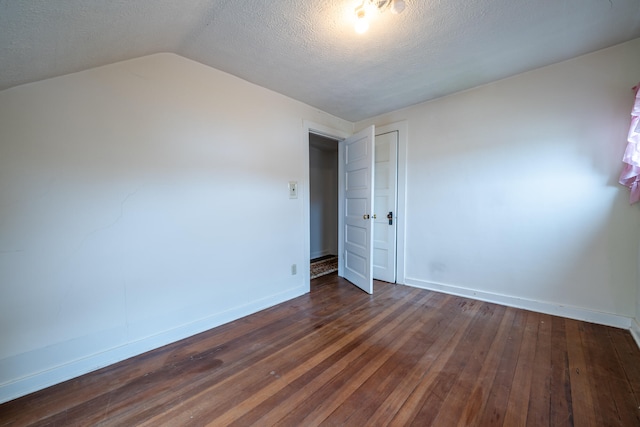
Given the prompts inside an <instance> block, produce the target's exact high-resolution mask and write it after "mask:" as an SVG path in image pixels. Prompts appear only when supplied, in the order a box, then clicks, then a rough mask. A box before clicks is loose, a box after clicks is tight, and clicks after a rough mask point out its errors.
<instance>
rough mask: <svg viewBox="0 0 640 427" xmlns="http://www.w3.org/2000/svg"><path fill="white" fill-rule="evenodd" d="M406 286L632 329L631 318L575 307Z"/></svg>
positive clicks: (419, 283) (416, 282)
mask: <svg viewBox="0 0 640 427" xmlns="http://www.w3.org/2000/svg"><path fill="white" fill-rule="evenodd" d="M406 284H407V285H409V286H413V287H415V288H421V289H428V290H431V291H436V292H443V293H446V294H451V295H457V296H461V297H467V298H472V299H476V300H480V301H486V302H491V303H495V304H500V305H506V306H508V307H515V308H522V309H525V310H530V311H535V312H538V313H544V314H550V315H553V316H561V317H566V318H569V319H575V320H582V321H585V322H590V323H597V324H600V325H607V326H613V327H616V328H622V329H630V328H631V322H632V321H633V319H631V318H630V317H625V316H619V315H617V314H611V313H604V312H601V311H594V310H589V309H587V308H582V307H573V306H568V305H563V304H558V303H552V302H546V301H536V300H530V299H525V298H519V297H514V296H510V295H502V294H496V293H492V292H484V291H478V290H474V289H469V288H463V287H459V286H453V285H447V284H444V283H435V282H427V281H424V280H420V279H412V278H407V280H406ZM632 333H633V331H632Z"/></svg>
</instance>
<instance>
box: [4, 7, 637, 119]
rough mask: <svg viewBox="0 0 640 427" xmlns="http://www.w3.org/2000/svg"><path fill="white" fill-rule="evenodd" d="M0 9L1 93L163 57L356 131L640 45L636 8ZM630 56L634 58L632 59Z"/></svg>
mask: <svg viewBox="0 0 640 427" xmlns="http://www.w3.org/2000/svg"><path fill="white" fill-rule="evenodd" d="M357 4H358V1H357V0H325V1H320V0H305V1H300V0H278V1H264V0H180V1H176V0H56V1H50V0H0V90H3V89H6V88H9V87H12V86H16V85H19V84H23V83H27V82H32V81H37V80H41V79H45V78H48V77H53V76H58V75H62V74H67V73H71V72H75V71H80V70H84V69H88V68H92V67H95V66H100V65H105V64H108V63H112V62H116V61H121V60H125V59H130V58H135V57H139V56H144V55H148V54H153V53H158V52H173V53H176V54H179V55H182V56H184V57H187V58H190V59H193V60H196V61H199V62H201V63H203V64H207V65H210V66H212V67H214V68H217V69H220V70H222V71H226V72H228V73H231V74H234V75H236V76H238V77H241V78H243V79H245V80H248V81H250V82H253V83H256V84H258V85H260V86H264V87H266V88H269V89H272V90H274V91H277V92H280V93H282V94H284V95H287V96H289V97H292V98H295V99H298V100H300V101H303V102H305V103H307V104H309V105H312V106H314V107H317V108H319V109H321V110H324V111H326V112H329V113H331V114H333V115H335V116H338V117H341V118H344V119H346V120H349V121H357V120H361V119H364V118H368V117H372V116H375V115H378V114H381V113H384V112H388V111H392V110H396V109H398V108H402V107H405V106H409V105H412V104H416V103H419V102H422V101H426V100H429V99H433V98H437V97H440V96H443V95H446V94H449V93H453V92H457V91H460V90H464V89H468V88H471V87H474V86H478V85H481V84H484V83H487V82H490V81H494V80H497V79H500V78H504V77H507V76H511V75H514V74H517V73H520V72H523V71H526V70H530V69H534V68H538V67H541V66H544V65H548V64H551V63H554V62H558V61H561V60H564V59H568V58H571V57H575V56H578V55H581V54H584V53H588V52H591V51H594V50H598V49H601V48H605V47H608V46H612V45H614V44H618V43H621V42H624V41H627V40H630V39H633V38H636V37H640V0H533V1H532V0H473V1H470V0H407V8H406V10H405V11H404V13H402V14H400V15H393V14H391V13H389V12H387V13H385V14H382V15H378V16H377V17H376V19H375V20H373V21H372V22H371V27H370V29H369V31H368V32H367V33H365V34H364V35H358V34H356V33H355V32H354V30H353V20H354V17H353V10H354V8H355V6H356V5H357ZM638 54H639V55H640V52H638Z"/></svg>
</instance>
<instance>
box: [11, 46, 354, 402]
mask: <svg viewBox="0 0 640 427" xmlns="http://www.w3.org/2000/svg"><path fill="white" fill-rule="evenodd" d="M305 119H307V120H312V121H314V122H316V123H321V124H324V125H327V126H330V127H332V128H336V129H341V130H344V131H351V130H352V124H350V123H348V122H346V121H343V120H339V119H336V118H334V117H332V116H329V115H327V114H325V113H322V112H319V111H318V110H316V109H313V108H311V107H309V106H306V105H304V104H301V103H299V102H297V101H293V100H291V99H289V98H286V97H284V96H281V95H279V94H276V93H274V92H271V91H269V90H266V89H263V88H260V87H257V86H255V85H252V84H250V83H247V82H245V81H242V80H240V79H237V78H235V77H233V76H230V75H227V74H225V73H222V72H220V71H217V70H214V69H211V68H209V67H206V66H203V65H201V64H198V63H195V62H192V61H189V60H186V59H184V58H181V57H179V56H176V55H172V54H158V55H152V56H148V57H144V58H139V59H135V60H131V61H126V62H122V63H117V64H113V65H110V66H106V67H101V68H97V69H93V70H88V71H85V72H81V73H76V74H72V75H68V76H63V77H59V78H55V79H50V80H46V81H42V82H38V83H34V84H28V85H24V86H20V87H16V88H13V89H9V90H6V91H3V92H0V212H1V216H0V283H2V289H1V290H0V292H1V296H0V328H1V329H0V336H1V337H2V339H1V340H0V401H6V400H8V399H11V398H13V397H16V396H18V395H21V394H25V393H27V392H30V391H33V390H35V389H38V388H42V387H44V386H46V385H49V384H53V383H55V382H58V381H61V380H64V379H67V378H69V377H72V376H75V375H78V374H81V373H84V372H87V371H89V370H91V369H95V368H98V367H100V366H104V365H106V364H109V363H112V362H114V361H117V360H121V359H123V358H126V357H129V356H131V355H134V354H137V353H140V352H142V351H146V350H148V349H150V348H154V347H157V346H159V345H162V344H165V343H168V342H171V341H174V340H176V339H179V338H182V337H184V336H188V335H191V334H193V333H196V332H199V331H202V330H206V329H208V328H211V327H213V326H216V325H218V324H220V323H224V322H226V321H229V320H231V319H234V318H237V317H240V316H242V315H245V314H248V313H251V312H254V311H257V310H259V309H261V308H263V307H266V306H269V305H273V304H275V303H279V302H281V301H284V300H286V299H289V298H291V297H294V296H297V295H300V294H302V293H304V292H307V291H308V284H307V283H305V281H304V279H303V277H304V275H303V274H300V272H299V274H298V275H296V276H292V275H291V264H294V263H296V264H298V265H305V263H308V260H303V259H302V258H303V253H304V248H303V243H302V242H304V241H305V240H306V238H305V236H304V232H305V228H304V226H303V224H304V221H303V212H304V208H303V205H302V198H301V197H300V198H298V199H295V200H290V199H289V197H288V189H287V183H288V181H290V180H297V181H300V182H301V183H302V182H304V180H306V177H304V176H302V175H303V172H302V171H303V169H304V168H303V165H302V164H301V162H300V159H301V158H302V157H303V152H304V150H303V145H302V141H303V120H305ZM302 187H303V186H302V185H301V186H300V188H302Z"/></svg>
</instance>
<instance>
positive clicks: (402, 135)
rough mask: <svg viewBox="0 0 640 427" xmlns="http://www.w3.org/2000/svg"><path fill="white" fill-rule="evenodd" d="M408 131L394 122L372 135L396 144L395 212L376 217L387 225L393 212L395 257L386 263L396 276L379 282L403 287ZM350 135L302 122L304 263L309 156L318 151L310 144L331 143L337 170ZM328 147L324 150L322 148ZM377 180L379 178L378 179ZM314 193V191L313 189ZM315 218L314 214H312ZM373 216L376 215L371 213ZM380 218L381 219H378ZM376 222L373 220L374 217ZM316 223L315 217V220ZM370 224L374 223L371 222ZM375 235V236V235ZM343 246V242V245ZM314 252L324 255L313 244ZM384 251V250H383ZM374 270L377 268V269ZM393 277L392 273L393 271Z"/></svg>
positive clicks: (308, 237) (307, 236) (308, 251)
mask: <svg viewBox="0 0 640 427" xmlns="http://www.w3.org/2000/svg"><path fill="white" fill-rule="evenodd" d="M407 131H408V129H407V124H406V121H402V122H395V123H392V124H389V125H384V126H381V127H376V129H375V136H376V138H375V139H376V140H377V139H378V136H380V135H383V134H389V133H391V134H392V135H393V136H394V137H395V138H394V140H395V144H397V145H396V149H395V150H393V151H394V152H395V153H396V155H397V157H396V159H395V160H396V161H395V162H393V160H391V159H390V160H391V161H392V162H393V163H395V164H396V165H397V172H396V173H395V174H393V175H395V176H396V179H397V181H396V185H395V186H394V187H395V188H396V199H395V203H393V202H392V205H393V204H395V209H396V212H393V208H388V209H385V212H383V214H382V215H378V219H384V221H386V222H387V223H388V220H389V218H387V215H389V212H393V214H392V219H393V225H394V232H395V233H396V237H395V244H393V243H391V242H390V243H391V244H392V245H393V246H395V250H396V251H395V252H396V253H395V257H389V258H387V259H389V260H390V261H391V262H390V263H388V264H387V265H393V266H394V267H395V268H394V269H395V274H394V275H392V276H391V278H387V279H385V278H381V280H384V281H389V282H391V283H399V284H403V283H404V282H405V268H404V262H405V221H404V210H405V205H406V200H405V190H406V162H407V157H406V151H407V150H406V147H407V135H408V132H407ZM350 135H351V134H350V133H346V132H345V131H341V130H338V129H335V128H330V127H327V126H324V125H319V124H317V123H312V122H309V121H306V120H305V121H304V139H305V146H306V147H305V151H306V153H305V158H306V160H307V161H306V162H305V163H306V164H305V166H304V169H305V171H304V176H306V179H305V181H303V187H302V189H303V190H302V191H303V192H302V195H303V203H304V204H303V209H304V218H305V219H304V221H305V224H306V225H305V228H306V229H307V231H308V232H307V233H305V241H304V242H303V244H304V253H305V257H304V258H305V259H306V260H310V259H311V258H312V257H311V247H312V245H311V238H312V236H311V234H312V232H311V201H310V192H311V191H310V179H311V174H312V173H311V171H310V161H309V160H310V156H312V155H313V151H314V150H315V149H320V147H318V146H317V144H314V145H315V146H312V145H311V143H310V140H311V139H315V137H316V136H319V137H321V138H324V139H325V141H324V142H325V143H327V144H332V148H331V149H332V150H333V149H334V148H337V149H338V165H339V166H338V170H341V168H340V162H341V161H343V160H341V156H342V153H341V152H340V150H342V148H341V147H342V146H343V145H344V143H343V141H344V140H345V138H347V137H349V136H350ZM324 148H327V147H324ZM381 160H383V159H382V158H379V159H378V163H379V162H380V161H381ZM341 178H342V177H338V182H339V183H340V182H341ZM378 179H379V178H378ZM314 191H315V190H314ZM338 194H340V187H338ZM379 196H380V194H378V200H380V199H379ZM341 206H342V203H341V202H340V196H339V197H338V209H339V211H340V209H341ZM376 210H378V209H376ZM314 215H315V214H314ZM374 215H375V214H374ZM380 217H381V218H380ZM374 219H375V217H374ZM314 220H315V218H314ZM339 223H340V221H339V222H338V224H339ZM372 224H373V221H372ZM381 225H382V224H380V225H378V226H377V227H378V228H380V227H381ZM340 231H342V230H340V229H339V225H338V257H339V259H340V261H339V265H338V268H339V270H338V275H339V276H341V277H344V271H343V269H344V266H343V265H342V264H343V262H344V260H343V259H342V257H341V255H344V254H343V253H341V249H340V246H341V243H340V235H341V234H343V233H340ZM314 233H318V231H315V232H314ZM374 234H377V233H374ZM393 240H394V239H391V241H393ZM380 243H381V242H380V239H378V241H377V242H376V243H374V247H375V245H378V249H380V247H381V246H380ZM342 244H344V243H342ZM313 248H314V249H313V250H314V255H317V254H318V252H320V253H322V252H323V248H321V247H319V246H318V245H317V244H316V243H314V244H313ZM378 249H374V251H375V252H377V254H374V258H377V260H372V261H373V262H372V264H373V265H374V266H375V265H376V264H377V265H378V267H379V266H381V265H382V264H383V263H382V262H380V260H381V258H382V257H381V255H382V252H383V251H380V250H378ZM384 252H386V251H384ZM376 269H378V268H377V267H376ZM308 272H309V269H305V276H306V277H305V278H306V283H307V285H308V286H309V285H310V276H307V274H309V273H308ZM392 274H393V271H392ZM393 276H395V280H394V279H393ZM376 279H379V278H378V277H376Z"/></svg>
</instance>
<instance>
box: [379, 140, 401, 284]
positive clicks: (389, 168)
mask: <svg viewBox="0 0 640 427" xmlns="http://www.w3.org/2000/svg"><path fill="white" fill-rule="evenodd" d="M397 152H398V132H397V131H394V132H389V133H385V134H382V135H376V137H375V178H374V179H375V191H374V194H375V196H374V202H375V204H374V213H375V215H376V219H375V220H374V241H373V251H374V256H373V277H374V278H375V279H378V280H384V281H385V282H391V283H395V282H396V230H397V226H396V223H397V221H396V212H397V204H398V202H397V194H396V193H397V191H396V182H397V164H398V162H397V156H398V155H397ZM389 212H392V214H391V216H392V224H389V219H388V218H387V215H388V214H389Z"/></svg>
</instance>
